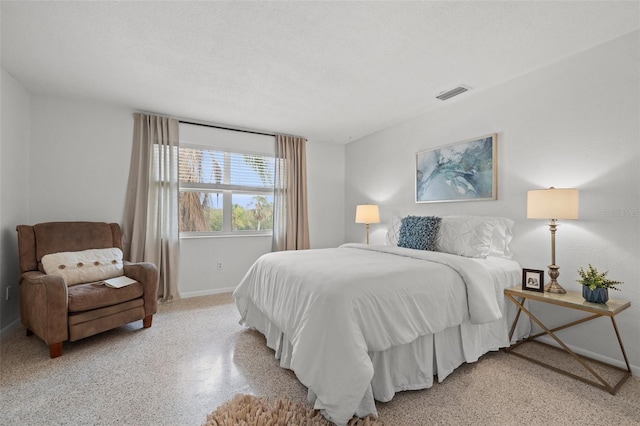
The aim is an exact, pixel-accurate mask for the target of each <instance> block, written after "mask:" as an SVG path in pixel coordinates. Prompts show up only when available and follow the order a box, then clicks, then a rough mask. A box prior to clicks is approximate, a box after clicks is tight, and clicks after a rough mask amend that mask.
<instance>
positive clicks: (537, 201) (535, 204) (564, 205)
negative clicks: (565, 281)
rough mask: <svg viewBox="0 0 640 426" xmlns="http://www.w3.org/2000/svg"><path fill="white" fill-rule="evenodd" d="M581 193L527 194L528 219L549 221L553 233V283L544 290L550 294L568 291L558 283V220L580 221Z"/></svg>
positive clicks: (551, 191) (548, 191) (560, 190)
mask: <svg viewBox="0 0 640 426" xmlns="http://www.w3.org/2000/svg"><path fill="white" fill-rule="evenodd" d="M578 206H579V192H578V190H577V189H570V188H554V187H551V188H549V189H536V190H532V191H529V192H527V218H528V219H549V220H551V223H549V231H551V265H549V277H550V278H551V281H550V282H549V284H547V285H546V286H545V287H544V288H545V291H547V292H549V293H559V294H565V293H566V292H567V291H566V290H565V289H564V288H562V286H561V285H560V284H559V283H558V276H560V272H559V271H558V269H560V267H559V266H558V265H556V229H557V223H556V221H557V220H558V219H578Z"/></svg>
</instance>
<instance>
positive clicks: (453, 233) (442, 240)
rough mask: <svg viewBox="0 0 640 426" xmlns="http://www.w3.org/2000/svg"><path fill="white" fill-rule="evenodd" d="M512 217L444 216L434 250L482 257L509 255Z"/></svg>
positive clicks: (506, 256) (507, 256)
mask: <svg viewBox="0 0 640 426" xmlns="http://www.w3.org/2000/svg"><path fill="white" fill-rule="evenodd" d="M512 228H513V221H512V220H511V219H507V218H503V217H491V216H468V215H461V216H443V217H442V221H441V222H440V232H439V233H438V238H437V239H436V250H437V251H441V252H445V253H451V254H457V255H459V256H465V257H476V258H481V259H484V258H486V257H487V256H497V257H504V258H507V259H511V258H512V257H513V255H512V254H511V251H510V250H509V243H510V242H511V239H512V238H513V234H512Z"/></svg>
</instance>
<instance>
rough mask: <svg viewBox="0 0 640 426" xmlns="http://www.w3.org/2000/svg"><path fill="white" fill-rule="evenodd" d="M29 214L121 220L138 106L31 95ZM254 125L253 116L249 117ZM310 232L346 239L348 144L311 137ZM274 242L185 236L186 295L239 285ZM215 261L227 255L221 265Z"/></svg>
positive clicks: (318, 243)
mask: <svg viewBox="0 0 640 426" xmlns="http://www.w3.org/2000/svg"><path fill="white" fill-rule="evenodd" d="M31 117H32V118H31V147H32V153H31V158H30V162H29V167H27V168H26V169H27V170H29V171H30V172H29V180H30V186H29V199H30V202H31V214H30V215H29V218H28V220H25V219H22V221H26V222H30V223H37V222H44V221H51V220H97V221H115V222H122V217H123V212H124V202H125V190H126V185H127V179H128V173H129V161H130V157H131V140H132V131H133V111H132V110H130V109H128V108H122V107H116V106H111V105H106V104H101V103H93V102H81V101H74V100H66V99H59V98H51V97H43V96H33V100H32V103H31ZM247 127H250V123H247ZM307 167H308V176H307V180H308V190H309V208H310V210H311V212H310V218H309V221H310V227H309V228H310V234H311V235H310V238H311V244H312V246H313V247H314V248H315V247H327V246H335V245H338V244H341V243H342V242H343V241H344V222H343V213H342V212H343V211H344V146H342V145H332V144H328V143H322V142H315V141H309V142H308V143H307ZM270 250H271V238H270V237H222V238H219V237H216V238H192V239H183V240H181V250H180V251H181V255H180V276H179V291H180V293H181V295H182V296H183V297H184V296H186V297H189V296H196V295H200V294H209V293H215V292H219V291H227V290H229V289H232V288H235V286H236V285H237V284H238V282H239V281H240V279H242V277H243V276H244V274H245V273H246V271H247V270H248V268H249V266H250V265H251V264H252V263H253V262H254V261H255V260H256V259H257V258H258V257H259V256H260V255H262V254H264V253H267V252H269V251H270ZM217 261H222V262H223V269H222V270H221V271H218V270H217V268H216V263H217Z"/></svg>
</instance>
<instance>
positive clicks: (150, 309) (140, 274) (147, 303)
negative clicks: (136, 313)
mask: <svg viewBox="0 0 640 426" xmlns="http://www.w3.org/2000/svg"><path fill="white" fill-rule="evenodd" d="M124 274H125V275H126V276H127V277H129V278H133V279H134V280H136V281H138V282H139V283H140V284H142V286H143V288H144V294H143V299H144V313H145V316H149V315H153V314H155V313H156V311H157V310H158V279H159V274H158V268H157V267H156V265H154V264H153V263H149V262H138V263H130V262H125V264H124Z"/></svg>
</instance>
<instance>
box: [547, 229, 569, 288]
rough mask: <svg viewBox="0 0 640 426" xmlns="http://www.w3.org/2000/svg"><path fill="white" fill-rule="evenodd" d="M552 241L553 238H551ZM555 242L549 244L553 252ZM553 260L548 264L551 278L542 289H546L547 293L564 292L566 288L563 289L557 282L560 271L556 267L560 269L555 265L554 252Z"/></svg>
mask: <svg viewBox="0 0 640 426" xmlns="http://www.w3.org/2000/svg"><path fill="white" fill-rule="evenodd" d="M551 241H552V242H553V239H552V240H551ZM554 246H555V244H552V245H551V251H552V252H555V250H554V249H555V247H554ZM553 257H554V260H553V262H552V264H551V265H549V266H548V268H549V278H551V281H549V284H547V285H546V286H544V291H546V292H547V293H556V294H566V293H567V290H565V289H564V288H562V286H561V285H560V284H559V283H558V277H559V276H560V271H559V270H558V269H560V267H559V266H558V265H556V262H555V253H554V254H553Z"/></svg>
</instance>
